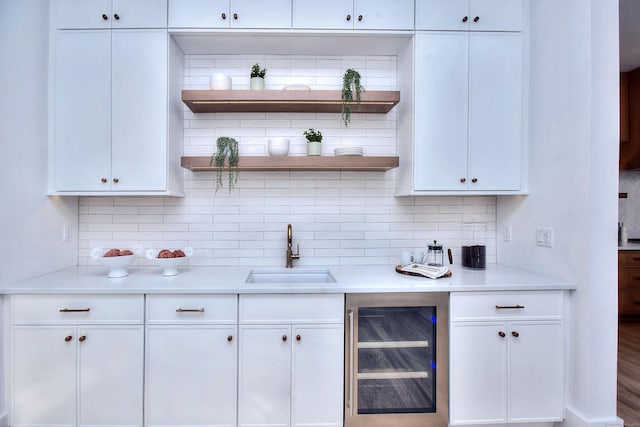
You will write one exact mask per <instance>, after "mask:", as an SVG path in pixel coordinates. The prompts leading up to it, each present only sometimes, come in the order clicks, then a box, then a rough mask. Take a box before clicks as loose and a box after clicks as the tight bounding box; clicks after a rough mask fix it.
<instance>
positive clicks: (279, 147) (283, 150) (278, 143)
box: [267, 138, 289, 156]
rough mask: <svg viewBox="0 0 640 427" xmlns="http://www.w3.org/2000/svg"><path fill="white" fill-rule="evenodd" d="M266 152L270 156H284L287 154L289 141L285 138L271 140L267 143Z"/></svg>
mask: <svg viewBox="0 0 640 427" xmlns="http://www.w3.org/2000/svg"><path fill="white" fill-rule="evenodd" d="M267 151H268V152H269V155H270V156H286V155H287V154H289V140H288V139H286V138H273V139H270V140H269V142H268V143H267Z"/></svg>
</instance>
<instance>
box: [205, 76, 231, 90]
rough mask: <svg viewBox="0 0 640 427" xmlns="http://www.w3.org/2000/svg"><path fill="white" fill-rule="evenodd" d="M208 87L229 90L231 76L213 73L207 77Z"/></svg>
mask: <svg viewBox="0 0 640 427" xmlns="http://www.w3.org/2000/svg"><path fill="white" fill-rule="evenodd" d="M209 89H211V90H231V77H229V76H227V75H226V74H219V73H218V74H214V75H212V76H211V77H209Z"/></svg>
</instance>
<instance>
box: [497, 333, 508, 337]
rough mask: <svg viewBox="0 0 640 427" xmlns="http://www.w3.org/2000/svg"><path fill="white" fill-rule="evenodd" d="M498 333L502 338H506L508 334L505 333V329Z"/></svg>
mask: <svg viewBox="0 0 640 427" xmlns="http://www.w3.org/2000/svg"><path fill="white" fill-rule="evenodd" d="M498 335H500V337H501V338H504V337H506V336H507V334H505V333H504V332H503V331H500V332H498Z"/></svg>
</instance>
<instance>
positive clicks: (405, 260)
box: [400, 251, 414, 265]
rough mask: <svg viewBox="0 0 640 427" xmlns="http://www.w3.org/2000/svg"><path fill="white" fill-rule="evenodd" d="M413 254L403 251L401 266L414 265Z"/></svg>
mask: <svg viewBox="0 0 640 427" xmlns="http://www.w3.org/2000/svg"><path fill="white" fill-rule="evenodd" d="M413 259H414V258H413V253H411V252H409V251H403V252H401V253H400V264H402V265H407V264H411V263H413V262H414V261H413Z"/></svg>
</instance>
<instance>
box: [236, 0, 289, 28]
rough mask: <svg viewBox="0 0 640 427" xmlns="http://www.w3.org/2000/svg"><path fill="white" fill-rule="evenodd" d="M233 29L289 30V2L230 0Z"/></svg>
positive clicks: (278, 0)
mask: <svg viewBox="0 0 640 427" xmlns="http://www.w3.org/2000/svg"><path fill="white" fill-rule="evenodd" d="M230 11H231V27H233V28H291V0H269V1H264V0H231V9H230Z"/></svg>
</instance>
